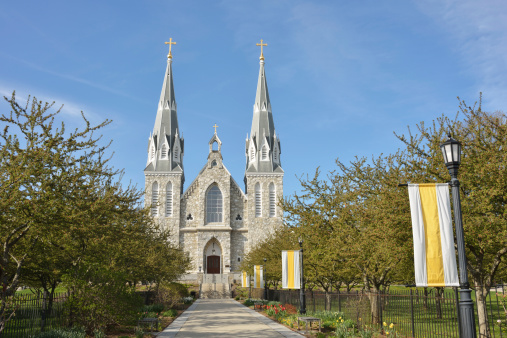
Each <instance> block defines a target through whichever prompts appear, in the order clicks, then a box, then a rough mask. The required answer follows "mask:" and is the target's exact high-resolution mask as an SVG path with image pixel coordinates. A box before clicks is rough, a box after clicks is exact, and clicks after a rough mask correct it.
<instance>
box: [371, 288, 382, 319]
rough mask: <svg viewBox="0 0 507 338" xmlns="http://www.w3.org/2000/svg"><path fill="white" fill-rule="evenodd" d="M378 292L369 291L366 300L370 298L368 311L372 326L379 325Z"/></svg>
mask: <svg viewBox="0 0 507 338" xmlns="http://www.w3.org/2000/svg"><path fill="white" fill-rule="evenodd" d="M378 291H379V290H375V291H372V290H369V291H368V298H370V310H371V321H372V324H380V303H379V293H378Z"/></svg>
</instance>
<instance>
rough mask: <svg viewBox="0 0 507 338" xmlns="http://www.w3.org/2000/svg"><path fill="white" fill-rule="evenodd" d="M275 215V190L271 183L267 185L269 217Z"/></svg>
mask: <svg viewBox="0 0 507 338" xmlns="http://www.w3.org/2000/svg"><path fill="white" fill-rule="evenodd" d="M275 215H276V190H275V185H274V184H273V183H271V184H270V185H269V217H275Z"/></svg>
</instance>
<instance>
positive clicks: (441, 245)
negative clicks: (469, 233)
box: [408, 183, 459, 287]
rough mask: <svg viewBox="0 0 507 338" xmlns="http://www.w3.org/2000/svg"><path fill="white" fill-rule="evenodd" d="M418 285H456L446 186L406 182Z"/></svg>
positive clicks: (449, 204) (457, 284)
mask: <svg viewBox="0 0 507 338" xmlns="http://www.w3.org/2000/svg"><path fill="white" fill-rule="evenodd" d="M408 196H409V199H410V213H411V216H412V232H413V238H414V266H415V283H416V285H417V286H421V287H426V286H434V287H437V286H459V279H458V269H457V267H456V253H455V250H454V236H453V231H452V222H451V202H450V199H449V185H448V184H447V183H445V184H434V183H428V184H409V185H408Z"/></svg>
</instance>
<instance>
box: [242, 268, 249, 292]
mask: <svg viewBox="0 0 507 338" xmlns="http://www.w3.org/2000/svg"><path fill="white" fill-rule="evenodd" d="M249 286H250V276H248V273H247V272H246V271H242V272H241V287H243V288H247V287H249Z"/></svg>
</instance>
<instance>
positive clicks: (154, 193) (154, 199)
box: [151, 182, 158, 216]
mask: <svg viewBox="0 0 507 338" xmlns="http://www.w3.org/2000/svg"><path fill="white" fill-rule="evenodd" d="M151 215H152V216H158V183H157V182H153V184H152V185H151Z"/></svg>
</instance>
